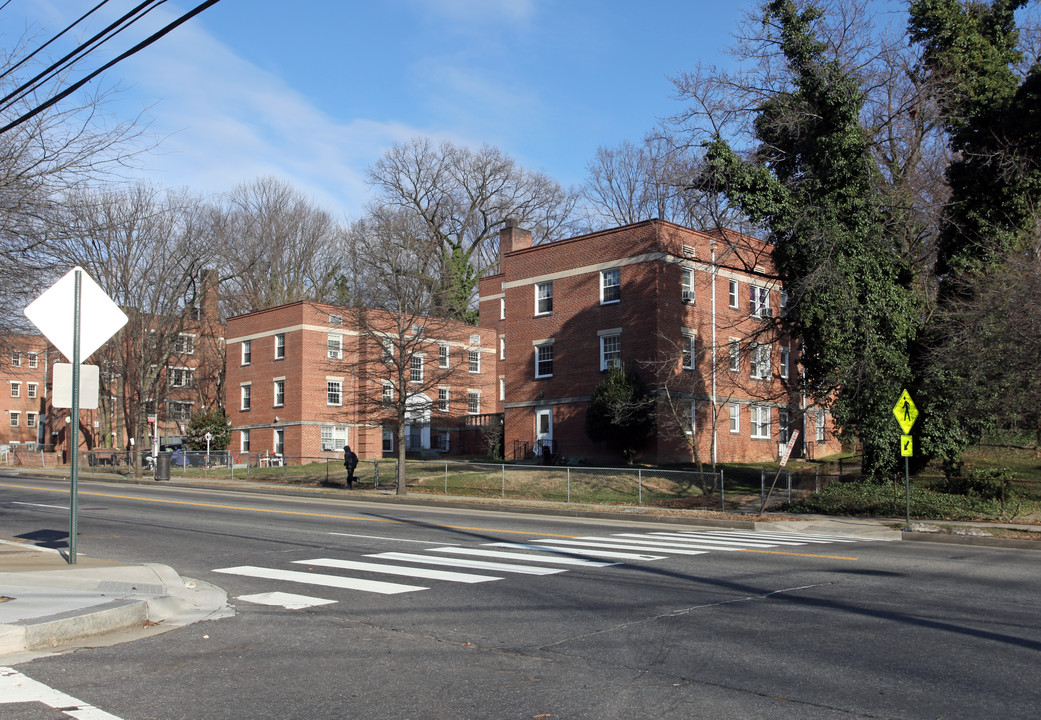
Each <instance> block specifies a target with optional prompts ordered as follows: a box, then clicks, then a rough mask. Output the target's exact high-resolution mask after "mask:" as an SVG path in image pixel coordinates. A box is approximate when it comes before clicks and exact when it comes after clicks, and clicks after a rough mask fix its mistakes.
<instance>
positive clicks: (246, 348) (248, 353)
mask: <svg viewBox="0 0 1041 720" xmlns="http://www.w3.org/2000/svg"><path fill="white" fill-rule="evenodd" d="M251 362H253V341H252V340H243V341H242V364H243V365H249V364H250V363H251Z"/></svg>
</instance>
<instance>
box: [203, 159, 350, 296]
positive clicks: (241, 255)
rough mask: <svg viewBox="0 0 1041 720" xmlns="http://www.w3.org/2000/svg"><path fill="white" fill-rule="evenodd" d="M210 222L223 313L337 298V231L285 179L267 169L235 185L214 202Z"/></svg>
mask: <svg viewBox="0 0 1041 720" xmlns="http://www.w3.org/2000/svg"><path fill="white" fill-rule="evenodd" d="M212 226H213V233H214V237H213V240H214V242H215V243H216V244H219V245H220V246H221V247H222V249H223V250H224V252H223V253H222V255H223V256H224V265H223V269H222V274H223V275H224V277H225V280H226V282H225V292H224V299H223V300H224V303H225V312H226V313H227V314H228V315H236V314H241V313H246V312H252V311H254V310H260V309H263V308H268V307H275V306H277V305H284V304H286V303H291V302H296V301H297V300H315V301H318V302H336V301H337V300H338V299H339V298H338V296H337V291H338V287H339V285H338V282H342V274H343V271H344V261H343V257H342V253H343V240H344V231H343V229H342V228H341V227H340V225H339V224H338V223H336V222H335V221H334V220H333V218H332V216H330V215H329V214H328V213H327V212H325V211H324V210H321V209H320V208H318V207H316V206H315V205H313V204H312V203H311V202H309V201H308V200H307V199H306V198H304V197H303V196H302V195H301V194H300V193H299V192H297V191H296V190H294V189H293V188H292V187H291V186H290V185H288V184H287V183H285V182H283V181H281V180H277V179H275V178H270V177H266V178H260V179H258V180H254V181H252V182H249V183H245V184H242V185H240V186H238V187H237V188H235V189H234V190H233V191H232V192H231V193H229V194H228V195H227V196H225V197H224V198H222V199H221V201H220V204H219V206H218V207H216V208H215V209H214V211H213V220H212Z"/></svg>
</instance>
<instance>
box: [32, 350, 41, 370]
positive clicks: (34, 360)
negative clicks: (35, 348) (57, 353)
mask: <svg viewBox="0 0 1041 720" xmlns="http://www.w3.org/2000/svg"><path fill="white" fill-rule="evenodd" d="M39 365H40V359H39V356H38V355H37V354H36V353H33V352H31V353H29V367H31V368H34V367H39Z"/></svg>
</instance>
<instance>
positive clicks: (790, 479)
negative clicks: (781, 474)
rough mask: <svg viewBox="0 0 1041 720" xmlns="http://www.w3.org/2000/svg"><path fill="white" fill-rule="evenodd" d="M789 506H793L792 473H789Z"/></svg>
mask: <svg viewBox="0 0 1041 720" xmlns="http://www.w3.org/2000/svg"><path fill="white" fill-rule="evenodd" d="M788 504H789V505H791V504H792V471H791V470H789V471H788Z"/></svg>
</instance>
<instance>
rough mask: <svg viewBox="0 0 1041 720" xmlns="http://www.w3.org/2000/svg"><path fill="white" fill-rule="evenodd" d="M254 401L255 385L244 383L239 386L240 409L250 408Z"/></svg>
mask: <svg viewBox="0 0 1041 720" xmlns="http://www.w3.org/2000/svg"><path fill="white" fill-rule="evenodd" d="M252 402H253V386H252V385H250V384H249V383H244V384H242V385H240V386H239V410H249V409H250V406H251V404H252Z"/></svg>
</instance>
